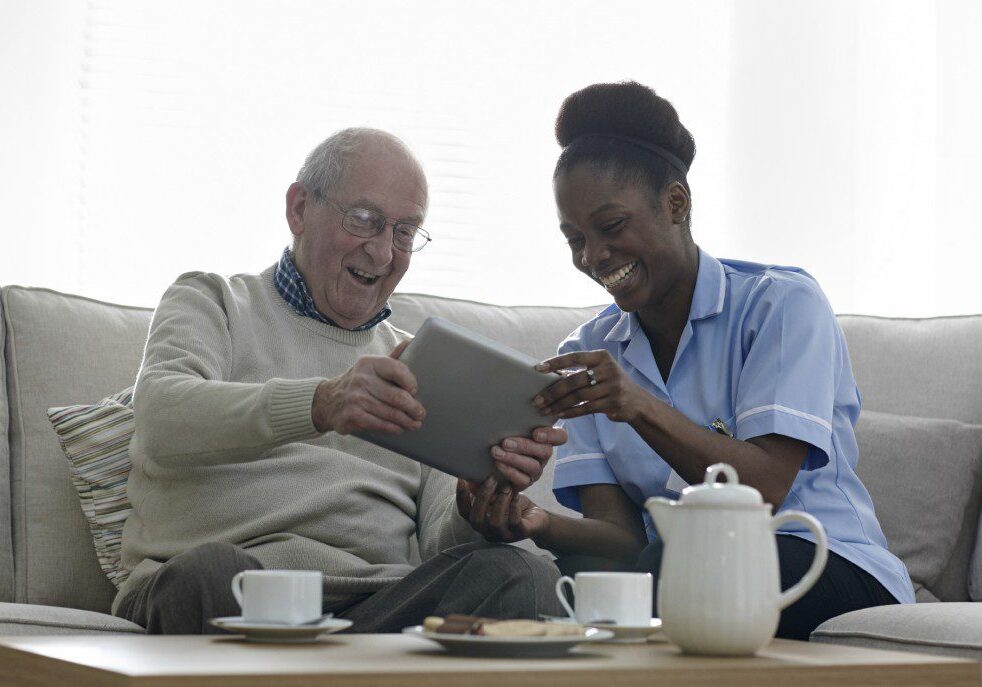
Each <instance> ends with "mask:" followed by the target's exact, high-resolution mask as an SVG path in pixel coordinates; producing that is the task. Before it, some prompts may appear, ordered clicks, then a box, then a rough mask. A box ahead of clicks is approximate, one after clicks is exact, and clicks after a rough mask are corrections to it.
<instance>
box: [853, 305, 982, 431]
mask: <svg viewBox="0 0 982 687" xmlns="http://www.w3.org/2000/svg"><path fill="white" fill-rule="evenodd" d="M839 324H840V325H841V326H842V331H843V332H844V333H845V335H846V342H847V345H848V346H849V355H850V358H851V359H852V368H853V371H854V373H855V375H856V382H857V383H858V384H859V392H860V394H862V397H863V408H864V409H868V410H875V411H878V412H881V413H894V414H895V415H913V416H916V417H933V418H948V419H952V420H959V421H961V422H965V423H968V424H973V425H982V315H967V316H963V317H931V318H925V319H903V318H886V317H869V316H865V315H839Z"/></svg>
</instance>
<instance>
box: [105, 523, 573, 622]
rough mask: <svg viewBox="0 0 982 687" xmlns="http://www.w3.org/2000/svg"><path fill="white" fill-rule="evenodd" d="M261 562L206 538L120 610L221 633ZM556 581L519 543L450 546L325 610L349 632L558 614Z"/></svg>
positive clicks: (130, 616)
mask: <svg viewBox="0 0 982 687" xmlns="http://www.w3.org/2000/svg"><path fill="white" fill-rule="evenodd" d="M261 568H262V565H260V563H259V561H257V560H256V559H255V558H253V557H252V556H250V555H249V553H248V552H247V551H245V550H244V549H241V548H239V547H237V546H233V545H231V544H219V543H210V544H203V545H201V546H198V547H195V548H194V549H191V550H190V551H187V552H185V553H183V554H181V555H179V556H175V557H174V558H172V559H170V560H169V561H167V562H166V563H164V565H163V566H161V568H160V569H159V570H158V571H157V572H156V573H154V575H153V576H151V577H150V578H149V579H148V580H147V582H146V583H145V584H144V585H143V586H142V587H141V588H139V589H136V590H134V591H133V592H131V593H130V594H129V595H127V596H126V597H125V598H124V599H123V600H122V601H121V602H120V605H119V608H118V609H117V612H116V613H117V615H118V616H119V617H121V618H126V619H127V620H130V621H132V622H135V623H137V624H139V625H143V626H144V627H145V628H147V632H148V633H150V634H212V633H218V632H220V630H217V629H216V628H214V627H212V626H210V625H209V624H208V619H209V618H215V617H223V616H235V615H240V614H241V609H240V608H239V606H238V604H237V603H236V602H235V599H234V597H233V596H232V592H231V581H232V577H233V576H234V575H235V574H236V573H237V572H240V571H242V570H258V569H261ZM557 579H559V571H558V570H557V569H556V566H555V565H554V564H553V563H552V562H551V561H549V560H548V559H546V558H543V557H541V556H536V555H534V554H531V553H529V552H528V551H525V550H523V549H519V548H516V547H514V546H507V545H503V544H489V543H486V542H474V543H470V544H462V545H460V546H455V547H453V548H450V549H447V550H446V551H444V552H442V553H441V554H439V555H438V556H435V557H434V558H431V559H430V560H428V561H425V562H424V563H423V564H422V565H420V566H419V567H417V568H416V569H415V570H414V571H413V572H412V573H410V574H409V575H407V576H406V577H405V578H403V579H402V580H400V581H398V582H395V583H393V584H390V585H389V586H387V587H384V588H383V589H381V590H379V591H377V592H375V593H373V594H369V595H365V596H363V597H360V598H355V599H348V600H346V601H345V602H343V603H341V604H340V605H339V604H333V605H331V604H326V605H325V608H324V611H325V612H328V611H330V612H333V613H334V614H335V616H337V617H340V618H347V619H349V620H351V621H352V622H353V625H352V627H351V630H350V631H351V632H399V631H401V630H402V628H404V627H406V626H408V625H417V624H419V623H421V622H422V621H423V618H425V617H426V616H428V615H439V616H445V615H448V614H450V613H465V614H469V615H482V616H487V617H491V618H536V617H537V616H538V615H539V614H540V613H546V614H550V615H558V614H560V613H562V608H561V607H560V605H559V602H558V600H557V599H556V594H555V584H556V580H557ZM327 591H329V590H327Z"/></svg>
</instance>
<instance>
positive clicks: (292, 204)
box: [286, 181, 307, 236]
mask: <svg viewBox="0 0 982 687" xmlns="http://www.w3.org/2000/svg"><path fill="white" fill-rule="evenodd" d="M306 206H307V188H306V187H305V186H304V185H303V184H302V183H300V182H299V181H294V182H293V183H292V184H290V188H288V189H287V190H286V222H287V224H289V225H290V233H291V234H293V235H294V236H300V235H301V234H303V229H304V226H303V211H304V208H305V207H306Z"/></svg>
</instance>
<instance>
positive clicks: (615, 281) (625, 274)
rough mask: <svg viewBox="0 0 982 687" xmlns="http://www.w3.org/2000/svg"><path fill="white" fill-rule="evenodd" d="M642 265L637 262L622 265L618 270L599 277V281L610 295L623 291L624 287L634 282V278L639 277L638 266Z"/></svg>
mask: <svg viewBox="0 0 982 687" xmlns="http://www.w3.org/2000/svg"><path fill="white" fill-rule="evenodd" d="M639 264H640V263H639V262H638V261H637V260H635V261H634V262H630V263H628V264H626V265H622V266H621V267H619V268H617V269H616V270H611V271H609V272H607V273H606V274H600V275H597V279H599V280H600V283H601V284H603V286H604V288H605V289H607V291H609V292H610V293H614V292H615V291H621V290H623V287H625V286H627V285H628V284H629V282H631V281H633V278H634V277H635V276H636V275H637V272H638V265H639Z"/></svg>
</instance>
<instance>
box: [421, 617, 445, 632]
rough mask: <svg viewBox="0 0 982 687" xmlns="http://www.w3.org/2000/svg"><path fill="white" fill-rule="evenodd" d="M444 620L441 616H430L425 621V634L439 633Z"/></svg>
mask: <svg viewBox="0 0 982 687" xmlns="http://www.w3.org/2000/svg"><path fill="white" fill-rule="evenodd" d="M443 623H444V620H443V618H441V617H440V616H436V615H431V616H428V617H427V618H426V619H425V620H424V621H423V631H424V632H439V631H440V626H441V625H443Z"/></svg>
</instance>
